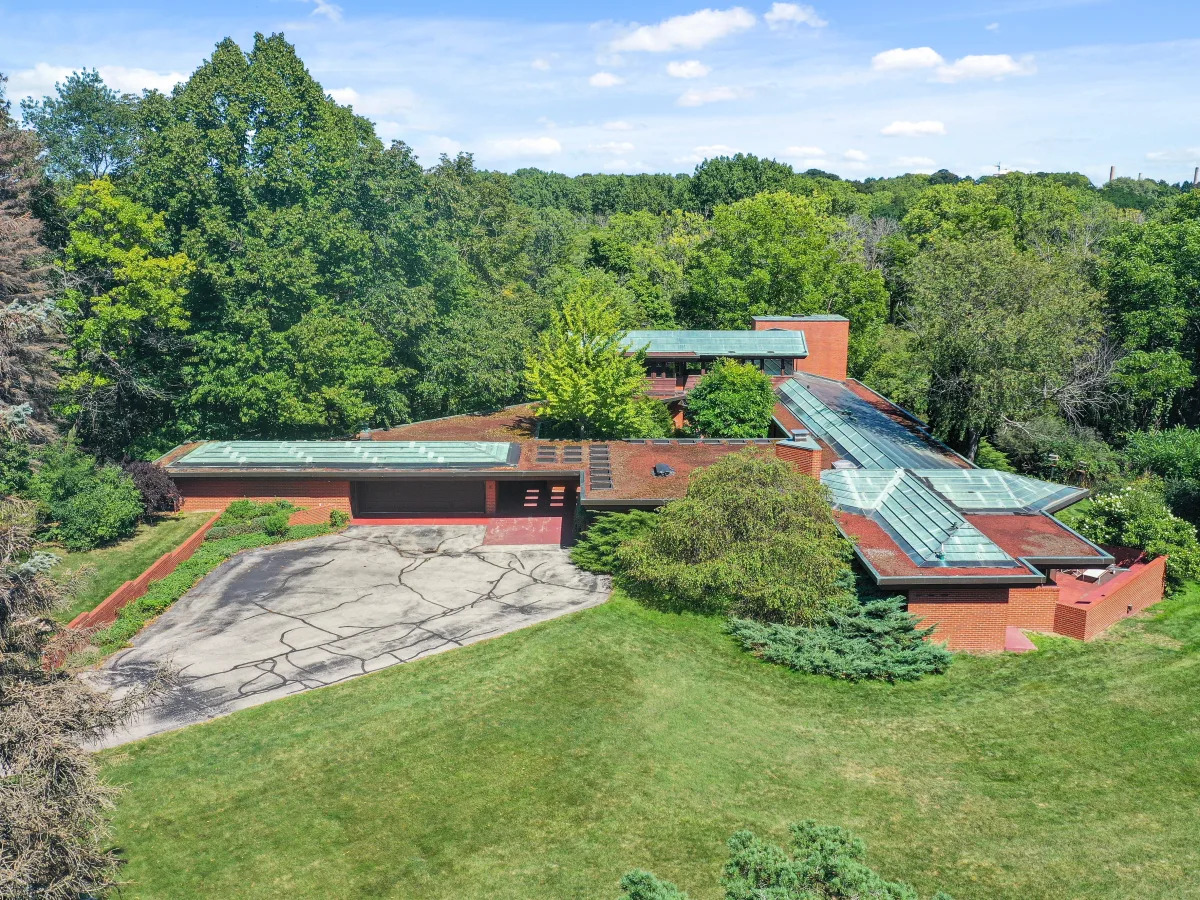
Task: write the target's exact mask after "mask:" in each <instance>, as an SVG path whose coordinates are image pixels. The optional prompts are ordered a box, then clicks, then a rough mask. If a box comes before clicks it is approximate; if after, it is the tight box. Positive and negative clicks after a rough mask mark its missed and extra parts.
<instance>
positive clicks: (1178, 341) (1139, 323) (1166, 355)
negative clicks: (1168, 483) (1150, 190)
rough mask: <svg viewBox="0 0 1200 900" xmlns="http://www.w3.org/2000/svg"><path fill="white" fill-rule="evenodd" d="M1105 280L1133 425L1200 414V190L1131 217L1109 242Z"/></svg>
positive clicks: (1119, 375) (1119, 370)
mask: <svg viewBox="0 0 1200 900" xmlns="http://www.w3.org/2000/svg"><path fill="white" fill-rule="evenodd" d="M1100 283H1101V285H1102V286H1103V288H1104V290H1105V293H1106V295H1107V299H1108V308H1109V311H1110V314H1111V316H1112V319H1113V325H1114V337H1115V339H1116V341H1117V342H1118V344H1119V346H1120V348H1121V350H1122V351H1123V354H1122V358H1121V360H1120V361H1119V362H1118V364H1117V372H1116V382H1117V385H1118V389H1119V390H1120V391H1121V392H1122V393H1123V394H1124V396H1125V397H1126V398H1127V401H1128V403H1127V410H1128V420H1129V421H1131V422H1132V423H1133V424H1135V425H1137V426H1140V427H1145V426H1147V425H1152V424H1155V425H1158V424H1171V423H1173V422H1175V421H1179V419H1180V418H1185V419H1187V420H1189V421H1194V420H1195V418H1196V416H1197V415H1200V402H1198V401H1197V399H1196V397H1195V394H1194V392H1191V391H1190V390H1189V389H1190V388H1192V387H1193V386H1194V385H1195V384H1196V380H1197V377H1198V376H1200V192H1193V193H1192V194H1185V195H1183V196H1182V197H1180V198H1179V199H1178V200H1176V201H1175V203H1173V204H1172V205H1170V206H1168V207H1167V208H1166V209H1165V210H1163V212H1162V213H1161V214H1159V215H1158V216H1157V217H1155V219H1154V220H1152V221H1150V222H1148V223H1146V224H1144V225H1139V224H1136V223H1126V224H1123V225H1122V226H1121V227H1119V228H1118V229H1117V230H1116V231H1115V232H1114V233H1113V234H1112V235H1111V236H1110V237H1109V238H1108V240H1107V241H1105V243H1104V248H1103V252H1102V254H1101V256H1100Z"/></svg>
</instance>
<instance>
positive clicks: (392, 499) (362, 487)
mask: <svg viewBox="0 0 1200 900" xmlns="http://www.w3.org/2000/svg"><path fill="white" fill-rule="evenodd" d="M350 492H351V493H350V497H351V505H352V509H353V513H354V516H355V517H359V518H367V517H370V516H435V515H447V516H449V515H454V516H471V515H476V516H482V515H486V514H487V512H488V508H487V481H486V480H485V479H474V478H472V479H466V478H453V479H452V478H420V479H416V478H402V479H387V480H382V479H379V480H372V481H352V482H350Z"/></svg>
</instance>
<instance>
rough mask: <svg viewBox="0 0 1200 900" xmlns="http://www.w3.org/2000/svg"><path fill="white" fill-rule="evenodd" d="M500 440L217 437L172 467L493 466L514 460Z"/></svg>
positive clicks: (364, 467)
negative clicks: (262, 439)
mask: <svg viewBox="0 0 1200 900" xmlns="http://www.w3.org/2000/svg"><path fill="white" fill-rule="evenodd" d="M514 448H515V445H514V444H511V443H506V442H497V441H213V442H211V443H207V444H203V445H201V446H199V447H197V448H196V449H195V450H193V451H191V452H190V453H188V454H186V455H184V456H183V457H181V458H180V459H177V460H175V461H173V462H172V463H171V464H170V465H168V466H167V468H168V469H173V468H174V469H204V468H209V469H228V468H234V469H255V468H261V469H281V468H295V469H365V470H370V469H442V468H460V469H469V468H492V467H494V466H503V465H509V464H510V463H511V462H512V461H513V454H512V451H513V449H514Z"/></svg>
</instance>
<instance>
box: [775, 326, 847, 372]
mask: <svg viewBox="0 0 1200 900" xmlns="http://www.w3.org/2000/svg"><path fill="white" fill-rule="evenodd" d="M772 329H778V330H782V331H803V332H804V340H805V342H806V343H807V344H808V358H807V359H797V360H796V361H795V363H794V365H795V369H796V371H797V372H807V373H809V374H810V375H821V376H824V377H825V378H832V379H834V380H835V381H845V380H846V376H847V374H848V366H849V358H850V320H849V319H847V318H845V317H844V316H755V317H754V330H755V331H771V330H772Z"/></svg>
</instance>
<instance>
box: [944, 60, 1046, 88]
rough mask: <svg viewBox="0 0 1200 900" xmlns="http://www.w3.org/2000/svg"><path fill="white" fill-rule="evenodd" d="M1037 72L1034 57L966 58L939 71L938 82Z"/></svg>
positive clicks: (994, 77)
mask: <svg viewBox="0 0 1200 900" xmlns="http://www.w3.org/2000/svg"><path fill="white" fill-rule="evenodd" d="M1036 71H1037V66H1035V65H1034V64H1033V57H1032V56H1023V57H1021V58H1020V59H1013V58H1012V57H1011V56H1009V55H1008V54H1007V53H996V54H990V55H979V56H964V57H963V58H962V59H956V60H955V61H954V62H953V63H951V64H950V65H948V66H942V67H941V68H939V69H938V73H937V75H938V81H946V82H954V81H966V80H968V79H973V78H993V79H999V78H1004V77H1006V76H1008V75H1032V74H1033V73H1034V72H1036Z"/></svg>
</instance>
